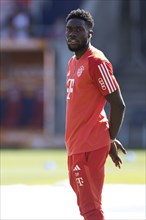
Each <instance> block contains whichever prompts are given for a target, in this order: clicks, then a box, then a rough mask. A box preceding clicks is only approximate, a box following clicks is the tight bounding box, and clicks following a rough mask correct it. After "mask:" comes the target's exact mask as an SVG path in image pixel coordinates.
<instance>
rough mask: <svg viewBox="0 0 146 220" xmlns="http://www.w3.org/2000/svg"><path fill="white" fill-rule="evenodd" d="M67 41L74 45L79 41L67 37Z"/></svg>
mask: <svg viewBox="0 0 146 220" xmlns="http://www.w3.org/2000/svg"><path fill="white" fill-rule="evenodd" d="M67 42H68V44H69V45H76V44H78V43H79V42H78V41H77V40H74V39H69V40H68V41H67Z"/></svg>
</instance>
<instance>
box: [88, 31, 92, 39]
mask: <svg viewBox="0 0 146 220" xmlns="http://www.w3.org/2000/svg"><path fill="white" fill-rule="evenodd" d="M92 36H93V31H92V30H90V31H89V38H90V39H91V38H92Z"/></svg>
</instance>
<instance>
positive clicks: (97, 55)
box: [88, 46, 110, 65]
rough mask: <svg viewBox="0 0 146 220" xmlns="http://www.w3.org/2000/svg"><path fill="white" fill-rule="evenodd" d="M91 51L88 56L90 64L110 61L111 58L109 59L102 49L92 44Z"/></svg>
mask: <svg viewBox="0 0 146 220" xmlns="http://www.w3.org/2000/svg"><path fill="white" fill-rule="evenodd" d="M91 51H92V53H91V55H90V56H89V57H88V62H89V64H91V65H100V64H101V63H103V62H106V63H110V62H109V60H108V59H107V57H106V56H105V54H104V53H103V52H102V51H101V50H99V49H97V48H95V47H93V46H92V47H91Z"/></svg>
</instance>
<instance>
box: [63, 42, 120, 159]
mask: <svg viewBox="0 0 146 220" xmlns="http://www.w3.org/2000/svg"><path fill="white" fill-rule="evenodd" d="M66 85H67V96H66V99H67V100H66V134H65V142H66V147H67V151H68V155H72V154H78V153H83V152H89V151H93V150H96V149H99V148H102V147H104V146H106V145H108V144H109V143H110V135H109V124H108V119H107V117H106V114H105V111H104V106H105V104H106V99H105V97H104V96H106V95H107V94H110V93H112V92H114V91H116V90H117V89H118V88H119V86H118V83H117V81H116V79H115V77H114V75H113V69H112V65H111V63H110V62H109V61H108V59H107V58H106V57H105V56H104V54H103V53H102V52H101V51H99V50H97V49H96V48H95V47H93V46H90V47H89V48H88V49H87V51H86V52H85V53H84V55H83V56H82V57H81V58H80V59H78V60H77V59H76V56H75V55H74V56H73V57H72V58H71V59H70V61H69V64H68V69H67V79H66Z"/></svg>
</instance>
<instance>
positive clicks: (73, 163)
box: [68, 145, 110, 220]
mask: <svg viewBox="0 0 146 220" xmlns="http://www.w3.org/2000/svg"><path fill="white" fill-rule="evenodd" d="M109 149H110V145H107V146H106V147H103V148H100V149H98V150H96V151H92V152H86V153H80V154H74V155H71V156H68V169H69V179H70V184H71V186H72V188H73V190H74V192H75V193H76V196H77V203H78V206H79V209H80V213H81V215H83V217H84V218H85V220H94V219H98V220H104V215H103V211H102V188H103V183H104V165H105V161H106V158H107V155H108V153H109Z"/></svg>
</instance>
